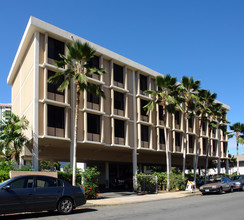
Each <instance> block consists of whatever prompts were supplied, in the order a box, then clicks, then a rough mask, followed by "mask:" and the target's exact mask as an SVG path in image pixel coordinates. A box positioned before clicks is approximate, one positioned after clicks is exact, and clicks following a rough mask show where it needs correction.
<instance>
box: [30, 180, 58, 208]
mask: <svg viewBox="0 0 244 220" xmlns="http://www.w3.org/2000/svg"><path fill="white" fill-rule="evenodd" d="M62 194H63V184H62V182H61V181H60V180H58V179H56V178H52V177H46V176H37V177H36V185H35V190H34V195H35V199H36V203H37V204H38V209H39V210H54V209H56V208H57V201H58V200H59V198H60V197H61V196H62Z"/></svg>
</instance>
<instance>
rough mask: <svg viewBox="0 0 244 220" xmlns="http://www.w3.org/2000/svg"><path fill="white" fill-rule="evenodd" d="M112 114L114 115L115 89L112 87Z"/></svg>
mask: <svg viewBox="0 0 244 220" xmlns="http://www.w3.org/2000/svg"><path fill="white" fill-rule="evenodd" d="M111 114H112V115H114V90H113V89H111Z"/></svg>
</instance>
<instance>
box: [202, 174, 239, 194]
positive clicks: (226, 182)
mask: <svg viewBox="0 0 244 220" xmlns="http://www.w3.org/2000/svg"><path fill="white" fill-rule="evenodd" d="M233 189H234V186H233V183H232V181H231V180H230V179H229V178H228V177H216V178H213V179H211V178H210V180H209V182H208V183H207V184H205V185H202V186H201V187H200V188H199V190H200V191H201V192H202V194H203V195H205V194H207V193H213V192H219V193H222V192H233Z"/></svg>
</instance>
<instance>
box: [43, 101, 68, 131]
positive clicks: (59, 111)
mask: <svg viewBox="0 0 244 220" xmlns="http://www.w3.org/2000/svg"><path fill="white" fill-rule="evenodd" d="M47 107H48V123H47V124H48V127H53V128H61V129H64V108H61V107H57V106H53V105H48V106H47Z"/></svg>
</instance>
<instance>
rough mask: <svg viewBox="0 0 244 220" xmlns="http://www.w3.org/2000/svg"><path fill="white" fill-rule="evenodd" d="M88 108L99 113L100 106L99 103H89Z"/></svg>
mask: <svg viewBox="0 0 244 220" xmlns="http://www.w3.org/2000/svg"><path fill="white" fill-rule="evenodd" d="M87 108H90V109H93V110H97V111H99V110H100V105H99V104H97V103H93V102H87Z"/></svg>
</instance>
